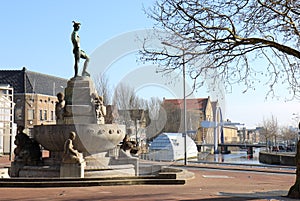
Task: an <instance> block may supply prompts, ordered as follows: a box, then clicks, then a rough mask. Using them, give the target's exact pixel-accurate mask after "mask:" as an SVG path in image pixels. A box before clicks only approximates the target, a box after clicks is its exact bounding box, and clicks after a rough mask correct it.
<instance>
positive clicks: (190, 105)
mask: <svg viewBox="0 0 300 201" xmlns="http://www.w3.org/2000/svg"><path fill="white" fill-rule="evenodd" d="M207 101H208V98H195V99H186V109H187V110H204V109H205V108H206V105H207ZM163 104H167V105H174V106H175V107H178V108H180V109H183V99H164V101H163Z"/></svg>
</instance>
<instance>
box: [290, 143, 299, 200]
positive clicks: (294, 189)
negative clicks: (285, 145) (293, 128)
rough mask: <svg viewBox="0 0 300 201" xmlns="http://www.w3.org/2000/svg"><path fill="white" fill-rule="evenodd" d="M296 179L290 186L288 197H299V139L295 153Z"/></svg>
mask: <svg viewBox="0 0 300 201" xmlns="http://www.w3.org/2000/svg"><path fill="white" fill-rule="evenodd" d="M295 160H296V167H297V170H296V181H295V184H294V185H293V186H292V187H291V188H290V190H289V193H288V197H290V198H297V199H300V140H299V141H298V143H297V153H296V157H295Z"/></svg>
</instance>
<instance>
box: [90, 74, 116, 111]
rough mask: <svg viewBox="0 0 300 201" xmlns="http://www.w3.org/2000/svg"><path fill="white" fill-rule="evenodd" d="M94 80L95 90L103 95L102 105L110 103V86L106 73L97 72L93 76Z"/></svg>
mask: <svg viewBox="0 0 300 201" xmlns="http://www.w3.org/2000/svg"><path fill="white" fill-rule="evenodd" d="M94 81H95V87H96V90H97V92H98V93H99V95H100V96H102V97H103V101H104V105H108V104H111V98H112V97H111V87H110V85H109V81H108V77H107V75H106V74H105V73H101V74H98V75H96V76H95V77H94Z"/></svg>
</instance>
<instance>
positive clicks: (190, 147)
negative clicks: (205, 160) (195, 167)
mask: <svg viewBox="0 0 300 201" xmlns="http://www.w3.org/2000/svg"><path fill="white" fill-rule="evenodd" d="M149 151H150V155H151V156H150V157H151V159H153V160H157V161H174V160H182V159H184V137H183V136H182V133H162V134H160V135H158V136H157V137H156V138H155V139H154V140H153V142H152V143H151V145H150V146H149ZM186 152H187V158H194V157H197V154H198V151H197V146H196V144H195V142H194V141H193V140H192V139H191V138H190V137H189V136H186Z"/></svg>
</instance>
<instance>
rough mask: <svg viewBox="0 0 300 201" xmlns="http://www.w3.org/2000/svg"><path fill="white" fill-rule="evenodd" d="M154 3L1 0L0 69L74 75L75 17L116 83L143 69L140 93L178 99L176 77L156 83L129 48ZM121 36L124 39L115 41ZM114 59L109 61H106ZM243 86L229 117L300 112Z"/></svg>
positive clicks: (249, 119)
mask: <svg viewBox="0 0 300 201" xmlns="http://www.w3.org/2000/svg"><path fill="white" fill-rule="evenodd" d="M153 2H154V1H153V0H127V1H122V0H119V1H116V0H111V1H100V0H88V1H70V0H61V1H58V0H51V1H38V0H36V1H34V0H26V1H17V0H11V1H2V2H1V13H0V21H1V26H2V29H1V30H2V31H1V37H0V44H1V46H2V48H1V49H0V55H1V62H0V64H1V69H15V70H17V69H22V67H26V68H27V69H28V70H31V71H35V72H40V73H45V74H50V75H55V76H58V77H63V78H67V79H68V78H70V77H72V76H73V73H74V72H73V64H74V63H73V54H72V44H71V41H70V34H71V32H72V29H73V27H72V20H77V21H79V22H81V24H82V26H81V29H80V30H79V35H80V37H81V47H82V49H84V50H85V51H86V52H87V53H88V54H89V55H91V56H94V57H95V55H96V56H98V55H99V54H102V55H105V56H102V57H101V56H99V57H97V58H98V59H100V58H101V59H103V62H101V61H97V63H93V59H94V61H95V60H96V59H95V58H93V57H91V68H96V69H100V70H103V69H105V71H107V72H108V76H109V77H110V79H111V80H113V85H116V84H118V82H119V81H120V80H123V79H128V76H129V75H134V73H135V72H137V71H140V72H139V73H137V74H138V75H142V76H140V77H139V78H140V79H142V80H147V79H144V78H148V80H149V81H148V82H149V83H145V82H146V81H145V82H144V83H142V84H140V83H139V84H140V86H137V88H138V89H139V93H140V94H141V95H143V96H152V94H153V96H159V97H160V98H162V97H163V96H165V97H167V98H172V95H173V96H175V97H176V93H177V92H174V89H176V90H177V91H181V90H180V89H181V87H182V86H181V85H179V84H177V85H176V84H175V83H176V82H174V79H170V78H169V80H173V82H172V81H170V82H171V84H170V87H166V88H164V87H163V86H162V83H167V82H168V81H163V82H160V81H158V80H160V77H157V76H156V77H155V76H154V77H151V76H148V75H150V74H149V72H148V71H146V70H145V68H143V70H140V69H141V68H139V67H144V65H141V64H138V63H136V58H135V57H134V56H132V55H131V56H127V55H128V54H129V53H130V51H131V50H130V48H129V49H126V48H128V46H130V41H126V40H127V39H126V34H127V33H130V34H129V35H130V36H131V38H130V39H132V38H133V36H135V34H136V33H139V32H138V31H137V30H144V29H147V28H151V27H153V24H154V23H153V21H152V20H151V19H149V18H147V16H146V15H145V14H144V11H143V10H142V8H143V6H144V7H146V8H148V7H149V6H150V5H151V4H153ZM120 36H121V37H120ZM118 37H120V38H119V39H120V40H121V42H118V41H117V40H114V39H115V38H118ZM128 43H129V44H128ZM106 45H108V46H109V48H108V49H105V48H107V46H106ZM99 49H101V50H102V51H100V53H99V52H97V50H98V51H99ZM133 49H134V48H133ZM118 51H119V52H120V53H118ZM95 52H97V53H95ZM122 53H123V54H122ZM113 54H116V57H112V58H110V57H109V55H113ZM110 59H111V61H108V60H110ZM99 63H100V66H101V65H104V66H101V67H100V66H99ZM150 68H153V66H152V67H150ZM131 73H133V74H131ZM147 73H148V74H147ZM149 77H150V78H149ZM153 89H154V90H153ZM158 89H160V90H158ZM176 90H175V91H176ZM242 90H243V88H240V87H238V86H236V87H234V88H233V93H231V94H227V95H226V98H225V100H226V116H225V118H228V119H231V120H232V121H234V122H240V123H245V124H246V126H248V127H251V128H252V127H255V126H256V125H258V124H259V123H260V122H262V120H263V118H270V117H271V115H272V114H273V115H274V116H275V117H277V118H278V121H279V123H281V124H282V125H292V123H294V124H295V122H293V120H292V117H293V115H292V114H293V113H298V114H299V115H300V109H299V106H298V104H299V101H292V102H284V101H283V100H279V101H277V100H268V101H265V93H266V90H265V89H264V87H258V89H257V90H256V91H252V92H248V93H246V94H243V93H241V91H242ZM281 90H282V91H279V94H282V96H284V94H285V93H286V90H285V89H281ZM203 91H205V90H200V92H198V93H197V94H195V96H196V97H205V96H207V94H206V93H204V92H203ZM203 94H204V95H203ZM173 98H174V97H173ZM177 98H181V97H177Z"/></svg>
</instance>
